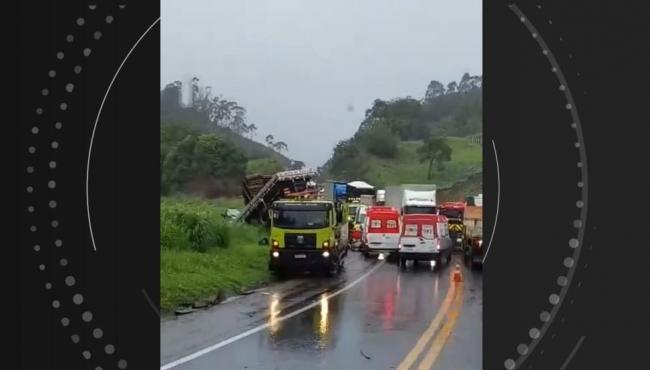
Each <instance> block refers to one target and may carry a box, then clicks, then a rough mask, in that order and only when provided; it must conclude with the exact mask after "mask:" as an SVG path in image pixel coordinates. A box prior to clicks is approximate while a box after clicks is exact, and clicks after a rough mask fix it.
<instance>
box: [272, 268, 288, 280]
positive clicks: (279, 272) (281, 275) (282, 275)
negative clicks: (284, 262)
mask: <svg viewBox="0 0 650 370" xmlns="http://www.w3.org/2000/svg"><path fill="white" fill-rule="evenodd" d="M273 271H274V273H275V277H276V278H278V280H286V279H287V278H288V277H289V273H288V272H287V270H286V269H284V268H281V267H276V268H275V269H274V270H273Z"/></svg>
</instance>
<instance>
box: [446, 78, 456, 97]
mask: <svg viewBox="0 0 650 370" xmlns="http://www.w3.org/2000/svg"><path fill="white" fill-rule="evenodd" d="M456 92H458V84H457V83H456V81H451V82H450V83H448V84H447V94H454V93H456Z"/></svg>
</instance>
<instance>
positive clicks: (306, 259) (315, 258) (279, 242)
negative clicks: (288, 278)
mask: <svg viewBox="0 0 650 370" xmlns="http://www.w3.org/2000/svg"><path fill="white" fill-rule="evenodd" d="M340 216H341V212H337V209H336V207H335V204H334V203H333V202H331V201H323V200H308V201H288V200H281V201H276V202H274V203H273V204H272V205H271V209H270V215H269V218H270V221H271V223H270V224H271V231H270V251H269V258H270V260H269V269H270V270H271V271H274V272H276V273H277V274H279V275H283V274H285V273H286V272H288V271H292V270H304V269H307V270H321V271H325V272H326V273H327V274H331V273H334V272H338V271H339V270H340V269H341V267H342V266H343V258H344V257H345V255H346V254H347V245H346V244H345V243H341V224H342V223H344V222H345V220H342V219H340Z"/></svg>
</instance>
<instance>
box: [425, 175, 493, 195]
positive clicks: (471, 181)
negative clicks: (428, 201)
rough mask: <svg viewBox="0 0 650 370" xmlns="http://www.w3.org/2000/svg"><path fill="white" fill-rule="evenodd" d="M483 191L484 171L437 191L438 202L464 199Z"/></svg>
mask: <svg viewBox="0 0 650 370" xmlns="http://www.w3.org/2000/svg"><path fill="white" fill-rule="evenodd" d="M479 193H483V172H479V173H477V174H474V175H472V176H470V177H469V178H467V180H463V181H459V182H457V183H455V184H454V185H452V186H451V187H448V188H445V189H439V190H438V191H437V194H436V195H437V198H438V203H442V202H458V201H464V200H465V197H467V196H470V195H476V194H479Z"/></svg>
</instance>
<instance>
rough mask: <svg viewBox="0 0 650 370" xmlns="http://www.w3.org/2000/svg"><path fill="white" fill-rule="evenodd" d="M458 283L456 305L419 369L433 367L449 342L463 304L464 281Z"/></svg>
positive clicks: (424, 369) (426, 369)
mask: <svg viewBox="0 0 650 370" xmlns="http://www.w3.org/2000/svg"><path fill="white" fill-rule="evenodd" d="M456 284H458V286H457V288H456V293H455V297H454V305H453V306H452V308H451V311H450V312H449V317H448V318H447V321H446V322H445V325H444V326H443V327H442V329H440V331H439V332H438V334H437V335H436V336H435V337H434V338H433V342H432V344H431V349H429V352H428V353H427V355H426V356H425V357H424V359H423V360H422V362H420V366H418V370H429V369H431V368H432V367H433V364H434V363H435V362H436V360H437V359H438V356H439V355H440V352H442V347H444V345H445V343H447V339H449V337H450V336H451V333H452V332H453V331H454V327H455V326H456V321H457V320H458V316H459V315H460V309H461V307H462V306H463V283H456Z"/></svg>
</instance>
